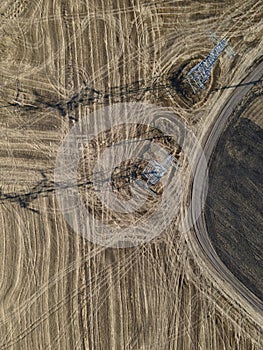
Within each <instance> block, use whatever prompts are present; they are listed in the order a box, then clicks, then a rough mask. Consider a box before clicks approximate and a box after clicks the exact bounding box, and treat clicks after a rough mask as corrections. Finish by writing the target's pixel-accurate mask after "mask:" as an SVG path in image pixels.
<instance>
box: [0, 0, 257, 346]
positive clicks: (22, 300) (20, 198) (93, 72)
mask: <svg viewBox="0 0 263 350" xmlns="http://www.w3.org/2000/svg"><path fill="white" fill-rule="evenodd" d="M262 14H263V5H262V2H261V1H257V0H248V1H243V0H231V1H230V0H228V1H216V0H207V1H205V0H204V1H201V0H200V1H188V0H186V1H179V0H178V1H177V0H175V1H148V0H147V1H146V0H142V1H139V0H132V1H124V0H106V1H103V0H89V1H88V0H55V1H54V0H53V1H51V0H42V1H41V0H30V1H29V0H16V1H13V0H2V1H1V3H0V15H1V17H0V18H1V21H0V37H1V40H0V130H1V140H0V185H1V191H0V204H1V206H0V228H1V230H0V232H1V241H0V242H1V243H0V244H1V247H0V258H1V262H2V263H1V268H0V276H1V277H0V301H1V305H0V315H1V316H0V349H1V350H2V349H10V350H21V349H22V350H31V349H32V350H35V349H41V350H42V349H52V350H54V349H61V350H73V349H83V350H84V349H85V350H115V349H116V350H117V349H120V350H124V349H125V350H126V349H127V350H137V349H138V350H146V349H147V350H155V349H156V350H173V349H175V350H209V349H211V350H228V349H229V350H261V349H262V348H263V328H262V324H263V315H262V309H261V310H259V309H257V308H255V307H253V306H252V305H251V304H250V303H249V302H248V301H247V300H246V299H245V298H243V297H242V296H241V295H240V294H239V292H238V290H236V289H235V288H234V287H233V286H232V285H231V284H230V283H227V282H226V281H225V280H224V278H223V277H222V276H220V275H219V274H217V273H215V271H214V269H213V266H212V265H211V264H210V262H209V259H208V258H207V256H205V254H203V252H202V251H201V250H200V248H199V246H198V244H197V242H195V235H194V234H193V232H189V233H187V234H182V233H180V231H179V229H178V221H179V217H178V218H175V219H174V221H173V222H172V223H171V224H170V225H169V226H168V228H167V229H166V230H164V232H163V233H162V234H161V235H160V236H158V237H156V238H154V239H153V240H152V241H150V242H148V243H145V244H143V245H139V246H137V247H132V248H126V249H113V248H105V247H103V246H99V245H97V244H94V243H91V242H89V241H88V240H86V239H85V238H83V237H81V236H80V235H78V234H77V233H75V232H74V231H73V230H72V229H71V228H70V226H69V225H68V224H67V222H66V221H65V219H64V217H63V215H62V214H61V212H60V209H59V207H58V204H57V200H56V196H55V190H54V167H55V162H56V155H57V152H58V149H59V146H60V144H61V142H62V140H63V139H64V137H65V136H66V135H67V133H68V132H69V130H70V129H71V128H72V127H73V126H74V125H76V122H77V121H81V120H82V118H83V117H84V116H86V115H87V114H88V113H91V112H94V111H96V110H98V109H99V108H101V107H104V106H108V105H113V104H115V103H117V102H138V101H140V102H145V103H154V104H155V105H157V106H160V107H170V108H171V110H173V111H174V113H175V114H176V115H178V116H180V117H181V119H182V120H184V121H185V122H186V123H187V125H189V126H190V127H191V128H192V129H193V131H194V132H195V135H197V137H198V139H199V140H200V143H202V142H203V140H204V139H205V137H206V134H207V133H208V132H209V130H210V128H211V125H212V124H213V122H214V121H215V118H216V117H217V115H218V113H219V111H220V109H221V108H222V106H224V104H225V102H226V101H227V100H228V98H229V97H230V96H231V94H232V93H233V90H235V89H232V88H229V89H220V88H222V87H226V86H232V85H237V84H239V83H240V82H242V80H243V79H244V78H245V77H246V76H247V75H248V74H249V73H250V72H251V71H253V69H254V68H255V67H256V66H257V65H258V63H259V62H260V58H261V56H262V34H263V25H262ZM210 31H214V32H216V33H217V34H218V35H219V36H222V37H223V36H226V37H227V39H228V40H229V42H230V44H231V46H232V47H233V49H234V50H235V52H236V53H237V55H236V56H235V58H234V59H232V60H231V59H230V58H229V57H228V56H227V55H226V54H223V55H222V56H221V57H220V59H219V61H218V62H217V63H216V65H215V68H214V70H213V73H212V76H211V79H210V81H209V83H208V88H207V89H206V90H204V91H203V92H202V94H201V95H200V97H199V98H197V97H196V96H193V94H191V92H190V90H189V91H187V90H184V91H185V95H184V94H182V92H181V89H187V87H186V86H184V85H183V83H182V84H181V85H180V84H179V85H178V81H179V82H180V81H181V80H180V79H181V75H183V73H184V72H185V70H187V69H188V68H187V67H190V66H191V65H193V64H194V62H198V60H200V59H201V58H203V57H205V55H207V53H208V52H209V51H210V50H211V48H212V47H213V43H212V42H211V40H210V39H209V37H208V33H209V32H210ZM178 86H179V87H178ZM260 105H261V107H260ZM249 113H250V114H251V118H253V119H252V120H253V121H254V122H255V123H257V124H258V125H259V126H262V119H261V121H260V113H261V114H262V100H260V98H258V99H257V100H255V102H254V104H253V107H252V106H251V110H250V111H249ZM142 119H143V116H142ZM124 122H125V120H124ZM127 122H128V121H127ZM120 134H121V133H120ZM120 134H118V132H117V136H116V135H115V136H116V137H117V138H118V137H120V136H121V135H120ZM106 140H107V138H106ZM102 142H103V140H101V143H102ZM101 147H102V146H101V145H100V144H99V143H98V146H97V148H95V150H97V152H98V153H99V152H100V150H101ZM175 152H176V151H175ZM94 156H95V155H94ZM84 159H85V154H84ZM184 166H185V168H187V164H186V163H184ZM80 173H81V171H80ZM185 174H186V175H185V179H184V180H185V193H184V201H183V203H184V205H185V204H186V203H187V199H188V198H189V193H190V191H191V188H190V182H191V180H190V176H188V175H187V174H188V173H187V171H186V172H185ZM188 185H189V186H188ZM184 210H185V208H184V206H183V205H182V207H181V208H180V211H181V212H183V211H184ZM105 215H107V213H106V214H105ZM117 219H118V218H115V219H114V220H115V221H116V220H117ZM135 219H136V218H134V222H135ZM125 224H127V223H125ZM129 224H130V225H132V224H133V222H132V218H129ZM259 259H261V260H262V252H261V254H260V255H259Z"/></svg>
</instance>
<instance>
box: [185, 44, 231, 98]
mask: <svg viewBox="0 0 263 350" xmlns="http://www.w3.org/2000/svg"><path fill="white" fill-rule="evenodd" d="M227 45H228V43H227V40H226V39H222V40H221V41H220V42H219V43H218V44H217V45H216V46H215V47H214V48H213V49H212V50H211V51H210V53H209V54H208V56H206V58H205V59H203V61H201V62H200V63H198V64H197V65H196V66H194V67H193V68H192V69H191V70H190V71H189V72H188V74H187V75H186V80H187V82H188V83H189V85H190V86H191V88H192V89H193V91H194V93H197V92H198V91H199V90H200V89H203V88H205V84H206V82H207V81H208V80H209V78H210V75H211V72H212V68H213V66H214V65H215V63H216V61H217V60H218V57H219V56H220V55H221V54H222V52H223V51H224V49H225V48H226V46H227Z"/></svg>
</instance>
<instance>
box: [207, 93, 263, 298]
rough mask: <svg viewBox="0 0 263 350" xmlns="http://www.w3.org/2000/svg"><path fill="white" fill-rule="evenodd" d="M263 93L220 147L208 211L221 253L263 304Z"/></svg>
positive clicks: (255, 96)
mask: <svg viewBox="0 0 263 350" xmlns="http://www.w3.org/2000/svg"><path fill="white" fill-rule="evenodd" d="M262 91H263V90H262V87H258V88H257V89H255V88H254V93H253V94H252V93H251V94H250V98H247V102H246V103H245V105H244V107H243V108H242V109H241V108H239V109H238V110H237V112H236V113H234V115H233V119H232V121H231V123H230V124H229V126H228V128H227V130H226V131H225V132H224V134H222V136H221V139H220V142H219V143H218V144H217V147H216V150H215V154H214V158H213V160H212V164H211V167H210V178H211V181H210V186H209V193H208V200H207V207H206V215H207V224H208V232H210V236H211V240H212V242H213V243H214V246H215V248H216V251H217V252H218V255H219V256H220V258H221V259H222V260H223V262H224V263H225V264H226V265H227V266H228V267H229V268H230V269H231V270H232V271H233V273H234V274H235V275H236V276H237V278H238V279H240V280H241V281H242V282H243V283H244V284H245V285H246V286H247V287H249V288H250V289H251V290H252V292H253V293H255V294H256V295H257V296H258V297H259V298H260V299H261V300H262V299H263V293H262V292H263V289H262V288H263V286H262V271H263V266H262V259H261V250H262V244H263V242H262V235H261V232H262V218H261V211H262V208H261V202H262V201H261V199H260V198H261V196H262V181H261V176H260V169H261V168H262V157H261V153H262V136H263V134H262V131H263V130H262V128H261V127H260V123H261V122H262V118H260V115H261V114H262V113H261V112H260V111H259V110H260V109H261V106H262V102H263V100H262Z"/></svg>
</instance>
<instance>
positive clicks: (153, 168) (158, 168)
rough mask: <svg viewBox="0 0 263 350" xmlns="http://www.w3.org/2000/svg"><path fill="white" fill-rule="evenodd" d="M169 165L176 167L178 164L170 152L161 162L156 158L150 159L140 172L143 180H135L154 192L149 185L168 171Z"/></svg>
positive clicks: (154, 183) (153, 183)
mask: <svg viewBox="0 0 263 350" xmlns="http://www.w3.org/2000/svg"><path fill="white" fill-rule="evenodd" d="M171 166H174V167H175V168H176V169H178V168H179V166H180V163H179V161H178V160H177V159H176V158H175V157H173V156H172V155H171V154H169V155H168V156H167V157H166V158H165V159H164V160H163V161H162V162H161V163H159V162H157V161H156V160H150V161H149V162H148V164H147V165H146V167H145V168H144V170H143V171H142V174H141V175H142V178H143V179H144V181H142V180H137V181H136V182H137V183H138V185H139V186H140V187H143V188H144V189H146V190H149V191H150V192H151V193H153V194H155V193H154V192H153V191H151V190H150V186H155V185H156V184H157V183H158V182H159V181H160V180H161V179H162V177H163V176H164V175H165V174H166V173H167V172H168V170H169V169H170V168H171Z"/></svg>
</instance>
